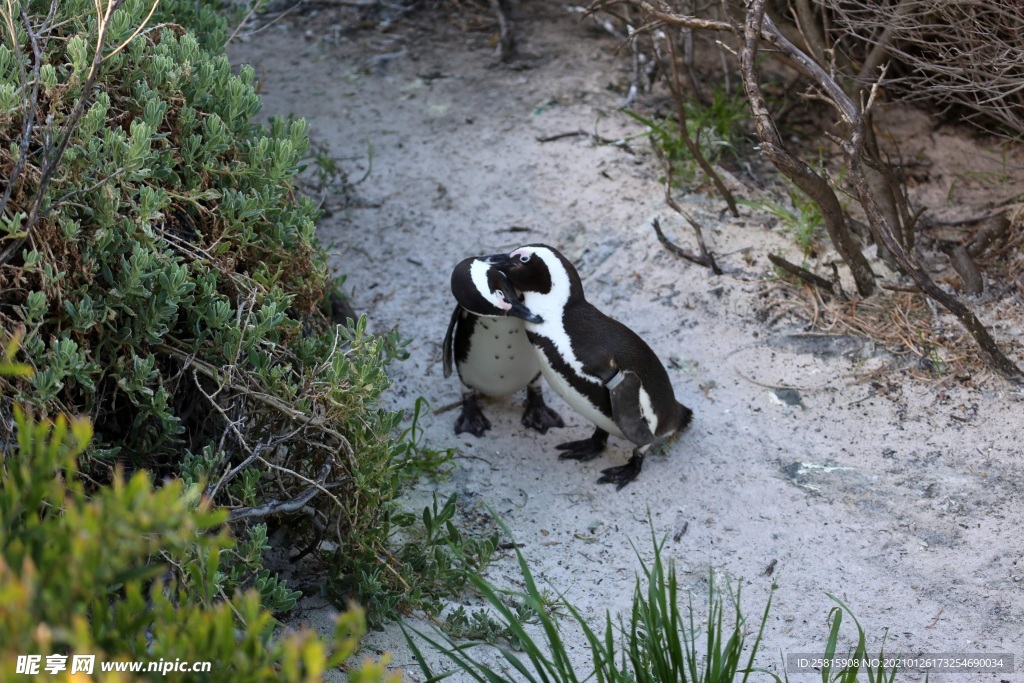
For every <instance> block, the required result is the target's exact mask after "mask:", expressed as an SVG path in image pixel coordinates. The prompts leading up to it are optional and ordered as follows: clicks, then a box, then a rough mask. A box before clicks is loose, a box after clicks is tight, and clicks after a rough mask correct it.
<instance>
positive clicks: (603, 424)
mask: <svg viewBox="0 0 1024 683" xmlns="http://www.w3.org/2000/svg"><path fill="white" fill-rule="evenodd" d="M534 329H537V328H534ZM541 334H542V333H541ZM544 336H546V335H544ZM554 337H555V338H552V337H548V339H549V340H551V341H552V342H553V343H554V346H555V349H556V350H557V351H558V353H559V354H560V355H561V356H562V359H563V360H564V361H565V362H566V363H567V364H568V365H569V367H570V369H571V370H574V371H575V370H576V368H577V367H579V368H580V369H582V367H583V365H582V363H580V362H579V360H578V359H577V358H576V357H575V355H574V354H573V353H572V347H571V346H569V345H568V338H567V337H566V338H565V339H564V340H561V339H558V338H557V337H558V335H554ZM559 341H562V342H563V343H562V344H559ZM536 355H537V357H538V359H539V361H540V371H541V373H542V374H543V375H544V379H545V380H547V383H548V385H550V386H551V388H552V389H554V390H555V393H557V394H558V395H559V396H561V397H562V399H563V400H565V402H566V403H568V404H569V405H570V406H572V407H573V409H575V410H576V412H578V413H579V414H580V415H582V416H583V417H585V418H587V419H588V420H590V421H591V422H593V423H594V425H595V426H597V427H600V428H601V429H603V430H605V431H606V432H608V433H609V434H613V435H615V436H620V437H621V436H622V431H621V430H620V429H619V428H618V427H617V426H616V425H615V422H613V421H612V419H611V418H610V417H609V416H608V415H605V414H604V412H603V411H602V410H601V409H600V408H598V407H597V406H596V405H595V404H594V403H593V401H591V400H590V399H589V398H588V397H587V396H586V395H584V394H582V393H580V392H579V390H577V389H576V387H574V386H573V385H572V384H570V383H569V380H568V379H567V378H566V377H565V375H563V374H562V373H561V372H559V371H558V370H556V369H555V368H554V367H552V365H551V362H550V360H549V359H548V357H547V356H546V355H545V353H544V350H543V349H542V348H537V354H536ZM578 374H580V376H581V377H586V376H585V375H583V374H582V373H581V372H580V373H578ZM586 379H587V380H588V381H593V379H592V378H586ZM594 385H595V387H600V388H602V389H603V385H602V384H601V382H600V381H599V380H597V381H594Z"/></svg>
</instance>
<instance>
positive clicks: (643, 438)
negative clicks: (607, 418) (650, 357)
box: [605, 370, 654, 446]
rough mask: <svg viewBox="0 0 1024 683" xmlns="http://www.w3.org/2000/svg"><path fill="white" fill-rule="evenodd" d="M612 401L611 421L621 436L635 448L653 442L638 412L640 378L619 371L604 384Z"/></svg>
mask: <svg viewBox="0 0 1024 683" xmlns="http://www.w3.org/2000/svg"><path fill="white" fill-rule="evenodd" d="M605 386H606V387H608V393H609V394H610V395H611V399H612V419H613V420H614V421H615V426H616V427H618V428H619V429H620V430H621V431H622V435H623V436H624V437H626V438H627V439H629V440H630V441H632V442H633V443H634V444H635V445H637V446H646V445H647V444H649V443H651V442H653V441H654V434H653V433H652V432H651V427H650V425H649V424H648V423H647V420H646V419H645V418H644V416H643V413H642V412H641V411H640V389H641V388H642V387H641V383H640V377H639V375H637V374H636V373H635V372H633V371H631V370H620V371H619V372H618V374H616V375H615V377H613V378H612V379H611V380H610V381H609V382H607V383H606V384H605Z"/></svg>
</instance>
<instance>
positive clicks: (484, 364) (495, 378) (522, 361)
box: [457, 317, 540, 396]
mask: <svg viewBox="0 0 1024 683" xmlns="http://www.w3.org/2000/svg"><path fill="white" fill-rule="evenodd" d="M460 324H468V321H463V322H462V323H460ZM473 324H474V328H473V335H472V336H471V337H470V340H469V349H468V352H467V353H466V356H465V360H463V361H461V362H459V363H458V369H459V377H460V378H461V379H462V382H463V383H464V384H465V385H466V386H469V387H472V388H473V389H476V390H477V391H479V392H481V393H484V394H487V395H488V396H505V395H507V394H511V393H514V392H516V391H519V390H520V389H522V388H524V387H525V386H526V385H527V384H529V383H530V381H531V380H533V378H534V377H536V376H537V373H538V372H540V364H539V360H538V358H537V352H536V351H534V349H533V345H532V344H530V342H529V340H528V339H527V338H526V331H525V329H524V328H523V321H522V320H520V319H519V318H482V317H479V318H477V319H476V321H475V323H473ZM457 355H459V354H457Z"/></svg>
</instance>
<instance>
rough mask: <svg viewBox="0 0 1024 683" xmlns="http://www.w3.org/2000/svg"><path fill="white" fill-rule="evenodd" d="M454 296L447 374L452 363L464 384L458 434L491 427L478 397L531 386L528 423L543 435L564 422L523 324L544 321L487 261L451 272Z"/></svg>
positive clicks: (447, 338) (526, 414) (479, 433)
mask: <svg viewBox="0 0 1024 683" xmlns="http://www.w3.org/2000/svg"><path fill="white" fill-rule="evenodd" d="M452 294H454V295H455V299H456V301H458V304H457V305H456V307H455V310H454V311H453V312H452V318H451V322H449V324H448V332H447V334H446V335H445V337H444V344H443V351H442V352H443V354H444V360H443V366H444V376H445V377H449V376H451V374H452V363H453V362H454V364H455V367H456V368H457V370H458V373H459V379H460V380H461V382H462V387H463V391H462V412H461V413H460V414H459V417H458V419H456V421H455V433H456V434H461V433H462V432H469V433H470V434H473V435H474V436H483V434H484V432H486V431H487V430H488V429H490V428H491V423H490V421H489V420H488V419H487V417H486V416H485V415H484V414H483V411H482V410H481V409H480V403H479V400H478V394H485V395H487V396H505V395H508V394H511V393H514V392H516V391H519V390H520V389H522V388H523V387H526V410H525V412H524V413H523V419H522V422H523V425H524V426H526V427H529V428H531V429H535V430H537V431H538V432H540V433H541V434H544V433H546V432H547V431H548V429H550V428H551V427H564V426H565V423H564V422H562V418H561V417H560V416H559V415H558V413H556V412H555V411H554V410H552V409H551V408H549V407H548V406H547V405H546V404H545V403H544V395H543V393H542V390H541V380H540V378H541V374H540V361H539V359H538V357H537V353H536V352H535V351H534V349H533V346H532V345H531V344H530V342H529V340H527V338H526V332H525V330H524V329H523V325H524V322H525V321H527V320H532V321H534V322H541V319H540V318H539V317H537V316H535V315H533V313H532V312H530V311H529V310H528V309H527V308H526V307H525V306H523V304H522V303H521V302H520V301H519V296H518V294H517V293H516V291H515V290H514V289H513V288H512V285H510V284H509V283H508V280H507V279H506V277H505V276H504V275H503V274H502V273H501V272H500V271H498V270H495V269H494V268H492V267H491V265H490V264H489V263H487V262H486V261H485V260H482V259H478V258H468V259H465V260H464V261H462V262H461V263H459V264H458V265H457V266H455V269H454V270H453V271H452Z"/></svg>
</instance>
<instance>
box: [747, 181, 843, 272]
mask: <svg viewBox="0 0 1024 683" xmlns="http://www.w3.org/2000/svg"><path fill="white" fill-rule="evenodd" d="M789 202H790V203H789V205H788V206H787V205H786V204H784V203H782V202H780V201H775V200H765V201H747V200H744V201H740V202H739V203H740V204H744V205H746V206H749V207H751V208H754V209H757V210H758V211H763V212H764V213H767V214H768V215H770V216H774V217H775V218H777V219H778V220H779V222H780V223H781V224H782V229H783V230H785V231H786V232H788V233H789V234H790V235H792V236H793V239H794V240H795V241H796V243H797V246H799V247H800V251H801V252H802V253H803V257H804V260H806V259H808V258H810V256H811V255H812V254H813V252H814V250H815V249H816V248H817V247H818V240H819V239H820V237H821V232H822V230H824V228H825V220H824V218H823V217H822V215H821V209H820V208H819V207H818V204H817V203H816V202H815V201H814V200H813V199H811V198H810V197H808V196H807V195H805V194H804V193H803V192H801V191H799V190H797V189H795V188H794V189H792V190H790V191H789Z"/></svg>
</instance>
